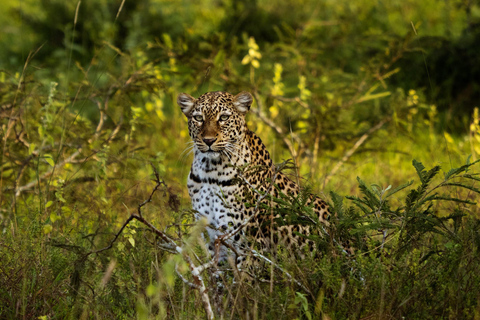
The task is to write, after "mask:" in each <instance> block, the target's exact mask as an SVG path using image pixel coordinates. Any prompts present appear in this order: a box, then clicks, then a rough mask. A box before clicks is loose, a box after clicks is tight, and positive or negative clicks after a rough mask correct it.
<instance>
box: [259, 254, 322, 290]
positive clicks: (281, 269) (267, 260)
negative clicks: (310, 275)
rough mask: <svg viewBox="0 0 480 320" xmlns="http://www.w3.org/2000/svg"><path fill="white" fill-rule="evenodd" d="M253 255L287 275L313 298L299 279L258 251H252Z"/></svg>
mask: <svg viewBox="0 0 480 320" xmlns="http://www.w3.org/2000/svg"><path fill="white" fill-rule="evenodd" d="M251 252H252V254H253V256H254V257H257V258H260V259H262V260H263V261H265V262H267V263H269V264H271V265H272V266H274V267H275V268H277V269H278V270H280V271H281V272H282V273H283V274H285V275H286V276H287V278H288V279H290V280H291V281H293V282H295V284H296V285H298V286H299V287H300V288H302V289H303V290H304V291H305V292H308V293H309V294H310V295H312V296H313V294H312V292H311V291H310V290H309V289H308V288H307V287H305V286H304V285H303V284H302V283H301V282H300V281H298V280H297V279H295V278H294V277H292V275H291V274H290V273H288V272H287V271H285V270H284V269H283V268H282V267H280V266H279V265H278V264H276V263H275V262H273V261H272V260H270V259H268V258H267V257H265V256H264V255H262V254H260V253H259V252H258V251H256V250H253V249H252V250H251Z"/></svg>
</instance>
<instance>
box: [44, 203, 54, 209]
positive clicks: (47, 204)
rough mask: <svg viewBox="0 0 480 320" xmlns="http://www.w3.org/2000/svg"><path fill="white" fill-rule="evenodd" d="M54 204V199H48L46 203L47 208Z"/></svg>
mask: <svg viewBox="0 0 480 320" xmlns="http://www.w3.org/2000/svg"><path fill="white" fill-rule="evenodd" d="M52 204H53V201H48V202H47V203H46V204H45V209H46V208H50V207H51V206H52Z"/></svg>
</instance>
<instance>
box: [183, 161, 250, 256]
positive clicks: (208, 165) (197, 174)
mask: <svg viewBox="0 0 480 320" xmlns="http://www.w3.org/2000/svg"><path fill="white" fill-rule="evenodd" d="M239 188H240V186H239V185H238V177H237V171H236V169H235V168H233V167H232V166H231V165H230V164H229V162H227V159H224V158H223V157H220V156H218V157H215V154H205V153H197V154H195V158H194V161H193V164H192V169H191V172H190V175H189V177H188V191H189V194H190V197H191V199H192V206H193V209H194V210H195V211H196V219H197V220H198V219H202V218H204V219H207V223H208V225H209V227H207V232H208V236H209V238H210V241H209V249H210V250H211V251H212V250H213V249H214V248H213V247H214V241H215V239H216V238H217V237H218V236H219V235H221V234H224V233H225V232H228V231H231V230H233V229H234V228H235V227H237V226H238V225H239V224H240V223H241V220H242V219H243V212H244V211H245V207H244V204H243V203H242V202H240V201H238V199H237V198H236V196H237V197H241V195H240V194H239ZM235 240H238V237H237V239H235ZM226 255H227V253H226V252H225V250H224V249H222V250H221V252H220V260H224V259H225V257H226Z"/></svg>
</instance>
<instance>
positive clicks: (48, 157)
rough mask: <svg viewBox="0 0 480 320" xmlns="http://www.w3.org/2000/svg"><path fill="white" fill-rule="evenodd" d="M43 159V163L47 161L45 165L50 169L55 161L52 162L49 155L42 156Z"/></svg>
mask: <svg viewBox="0 0 480 320" xmlns="http://www.w3.org/2000/svg"><path fill="white" fill-rule="evenodd" d="M43 159H45V161H47V163H48V164H49V165H51V166H52V167H54V166H55V161H53V157H52V156H51V155H50V154H46V155H44V156H43Z"/></svg>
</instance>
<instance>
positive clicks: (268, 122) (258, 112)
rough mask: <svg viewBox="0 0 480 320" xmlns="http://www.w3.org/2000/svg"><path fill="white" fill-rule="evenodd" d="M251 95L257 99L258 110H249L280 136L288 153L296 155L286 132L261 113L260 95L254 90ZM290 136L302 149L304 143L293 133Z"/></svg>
mask: <svg viewBox="0 0 480 320" xmlns="http://www.w3.org/2000/svg"><path fill="white" fill-rule="evenodd" d="M253 95H254V96H255V100H256V101H257V104H258V106H259V108H258V110H256V109H251V110H250V112H252V113H253V114H255V115H256V116H257V117H258V118H259V119H260V120H262V121H263V122H264V123H265V124H266V125H267V126H269V127H270V128H272V129H273V130H274V131H275V132H276V133H277V134H278V135H279V137H281V138H282V141H283V143H285V144H286V145H287V147H288V149H289V150H290V153H291V154H292V156H293V157H296V156H297V155H298V154H297V151H296V150H295V147H294V145H293V143H292V142H291V141H290V140H289V139H288V138H287V134H285V132H284V130H283V129H282V128H280V127H279V126H277V125H276V124H275V122H273V121H272V120H270V119H269V118H268V117H267V116H266V115H265V114H263V112H262V109H264V108H263V106H262V101H261V100H260V97H259V96H258V93H257V92H256V91H254V92H253ZM291 137H292V138H293V139H294V140H295V142H296V143H298V145H299V146H300V149H304V147H305V145H304V143H303V142H302V140H301V139H300V138H299V137H298V136H297V135H296V134H294V133H291Z"/></svg>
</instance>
